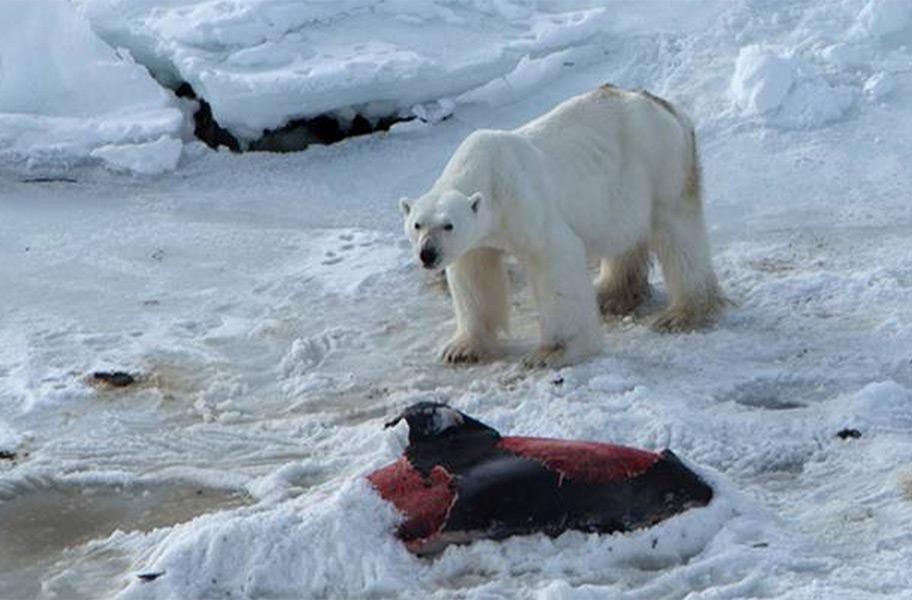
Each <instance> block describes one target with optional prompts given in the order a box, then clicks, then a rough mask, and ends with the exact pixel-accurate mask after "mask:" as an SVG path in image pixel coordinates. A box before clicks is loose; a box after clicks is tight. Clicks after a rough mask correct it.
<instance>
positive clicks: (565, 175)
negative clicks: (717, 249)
mask: <svg viewBox="0 0 912 600" xmlns="http://www.w3.org/2000/svg"><path fill="white" fill-rule="evenodd" d="M401 206H402V210H403V212H404V213H405V230H406V233H407V235H408V236H409V238H410V239H411V242H412V245H413V247H414V249H415V251H416V253H417V254H418V258H419V260H420V262H421V264H422V265H423V266H424V267H425V268H427V269H441V268H445V269H446V276H447V281H448V283H449V288H450V291H451V294H452V297H453V306H454V309H455V312H456V334H455V335H454V336H453V338H452V339H451V340H450V341H449V343H448V344H447V345H446V347H445V348H444V350H443V358H444V360H446V361H447V362H451V363H456V362H476V361H478V360H481V359H484V358H490V357H493V356H495V355H496V354H498V353H499V352H501V351H502V349H503V347H504V346H503V345H502V344H501V343H500V342H499V339H498V335H499V334H500V333H507V330H508V310H509V289H508V282H507V276H506V272H505V269H504V265H503V253H505V252H506V253H509V254H512V255H514V256H516V257H517V259H518V260H519V262H520V264H521V266H522V267H523V269H524V270H525V271H526V273H527V277H528V278H529V281H530V284H531V288H532V293H533V296H534V299H535V303H536V305H537V308H538V311H539V325H540V329H541V341H540V344H539V347H538V349H537V350H535V351H533V352H532V353H531V354H530V355H529V356H527V357H526V360H525V361H524V362H525V364H526V365H527V366H560V365H563V364H568V363H571V362H574V361H577V360H579V359H580V358H583V357H585V356H587V355H590V354H592V353H594V352H596V351H597V350H598V347H599V345H600V340H601V327H600V325H601V320H600V318H599V308H601V311H602V312H603V313H606V314H625V313H629V312H631V311H632V310H633V309H634V308H636V306H637V305H638V304H639V303H640V302H641V301H642V300H643V299H644V298H646V296H647V295H648V292H649V283H648V275H649V263H650V251H652V252H654V253H655V254H656V255H657V256H658V259H659V262H660V263H661V265H662V270H663V273H664V277H665V282H666V285H667V288H668V292H669V296H670V299H671V303H670V306H669V307H668V309H667V310H665V312H663V313H662V314H661V315H660V316H659V317H658V318H657V319H656V320H655V321H654V322H653V326H654V327H655V328H656V329H659V330H662V331H678V330H685V329H691V328H695V327H698V326H701V325H705V324H708V323H709V322H711V320H712V319H713V318H714V317H715V316H716V315H717V314H718V313H719V311H720V310H721V309H722V307H723V305H724V303H725V300H724V299H723V295H722V293H721V291H720V289H719V285H718V283H717V281H716V276H715V274H714V272H713V268H712V263H711V260H710V250H709V240H708V237H707V233H706V225H705V223H704V220H703V206H702V200H701V198H700V165H699V160H698V157H697V149H696V142H695V138H694V131H693V125H692V124H691V122H690V121H689V119H688V118H687V117H686V116H685V115H684V114H683V113H681V112H680V111H678V110H677V109H675V108H674V107H673V106H672V105H671V104H670V103H668V102H667V101H665V100H663V99H661V98H658V97H656V96H653V95H652V94H649V93H648V92H645V91H643V92H632V91H627V90H622V89H619V88H616V87H614V86H610V85H605V86H602V87H601V88H599V89H597V90H595V91H593V92H590V93H587V94H583V95H581V96H577V97H575V98H571V99H570V100H567V101H566V102H564V103H562V104H560V105H559V106H557V107H556V108H554V109H553V110H552V111H551V112H549V113H547V114H545V115H543V116H541V117H539V118H537V119H535V120H533V121H531V122H530V123H528V124H526V125H523V126H522V127H520V128H518V129H515V130H513V131H491V130H481V131H476V132H474V133H472V134H471V135H469V137H467V138H466V139H465V141H464V142H463V143H462V144H461V145H460V146H459V148H458V149H457V150H456V152H455V154H454V155H453V157H452V158H451V159H450V161H449V163H448V164H447V166H446V168H445V169H444V171H443V174H442V175H441V176H440V177H439V179H437V181H436V183H435V184H434V185H433V187H432V188H431V189H430V191H428V192H427V193H426V194H424V195H422V196H421V197H420V198H418V199H417V200H415V201H410V200H408V199H405V198H403V199H402V201H401ZM587 255H588V256H591V257H597V258H599V259H600V260H601V266H600V273H599V275H598V278H597V279H596V282H595V290H593V286H592V283H591V280H590V275H589V273H588V268H587Z"/></svg>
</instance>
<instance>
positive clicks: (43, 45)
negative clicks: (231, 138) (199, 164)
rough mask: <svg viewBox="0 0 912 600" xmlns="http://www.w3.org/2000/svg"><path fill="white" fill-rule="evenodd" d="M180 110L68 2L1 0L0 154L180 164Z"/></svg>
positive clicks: (36, 162) (61, 161) (58, 160)
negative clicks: (124, 158) (129, 157)
mask: <svg viewBox="0 0 912 600" xmlns="http://www.w3.org/2000/svg"><path fill="white" fill-rule="evenodd" d="M182 126H183V116H182V114H181V112H180V110H178V108H177V106H176V102H175V99H174V98H173V96H172V95H171V94H169V93H167V92H166V91H165V90H163V89H162V88H161V86H159V85H158V84H157V83H156V82H155V81H153V80H152V78H151V77H150V76H149V74H148V72H147V71H146V70H145V69H144V68H143V67H141V66H138V65H136V64H134V63H133V61H132V60H131V58H130V56H129V54H127V53H117V52H115V51H114V50H113V49H112V48H111V47H109V46H108V45H106V44H105V43H104V42H102V41H101V40H100V39H99V38H98V37H97V36H96V35H95V34H94V33H93V32H92V30H91V29H90V27H89V23H88V21H86V20H85V18H83V17H82V16H80V15H79V14H78V13H77V12H76V10H75V9H74V8H73V7H72V5H71V4H70V3H69V2H67V1H66V0H42V1H40V2H34V1H31V0H5V1H4V2H2V3H0V160H2V161H3V162H27V163H28V164H29V165H30V166H33V167H41V166H44V165H46V164H48V163H51V164H57V165H62V166H66V165H67V164H70V163H72V162H74V161H79V160H83V159H86V158H87V157H88V156H89V155H92V156H97V157H99V158H101V159H103V160H106V161H107V162H109V163H110V164H111V165H113V166H115V167H124V166H126V167H127V168H129V165H123V162H122V161H121V160H120V158H121V157H122V156H123V154H124V153H125V152H129V153H133V154H139V155H141V158H140V159H139V160H141V161H143V162H147V164H146V165H145V166H144V167H142V168H141V170H145V171H156V172H157V171H163V170H167V169H173V168H174V167H175V166H176V164H177V160H178V158H179V156H180V147H181V142H180V139H179V138H180V134H181V128H182ZM153 165H154V166H153Z"/></svg>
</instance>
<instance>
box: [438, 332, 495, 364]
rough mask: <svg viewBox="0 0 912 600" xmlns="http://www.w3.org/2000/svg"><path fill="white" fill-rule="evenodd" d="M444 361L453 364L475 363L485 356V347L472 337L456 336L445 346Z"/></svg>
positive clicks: (442, 355)
mask: <svg viewBox="0 0 912 600" xmlns="http://www.w3.org/2000/svg"><path fill="white" fill-rule="evenodd" d="M440 356H441V358H442V359H443V362H446V363H449V364H451V365H455V364H474V363H477V362H481V359H482V358H484V356H485V351H484V347H483V346H482V345H481V344H479V343H478V342H477V341H475V340H473V339H472V338H468V337H464V336H456V337H455V338H453V339H452V340H450V342H449V343H448V344H447V345H446V346H445V347H444V348H443V352H442V353H441V355H440Z"/></svg>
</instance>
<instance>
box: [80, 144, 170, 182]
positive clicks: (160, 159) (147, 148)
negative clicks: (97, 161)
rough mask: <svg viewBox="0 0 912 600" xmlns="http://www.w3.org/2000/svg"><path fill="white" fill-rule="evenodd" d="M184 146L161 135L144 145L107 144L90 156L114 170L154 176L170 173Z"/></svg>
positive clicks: (93, 151)
mask: <svg viewBox="0 0 912 600" xmlns="http://www.w3.org/2000/svg"><path fill="white" fill-rule="evenodd" d="M183 147H184V144H183V142H181V141H180V140H179V139H175V138H173V137H170V136H167V135H163V136H161V137H160V138H158V139H157V140H155V141H154V142H148V143H146V144H126V145H123V144H109V145H107V146H101V147H100V148H96V149H95V150H92V153H91V154H92V156H95V157H97V158H101V159H103V160H104V161H105V162H106V163H107V164H108V165H109V166H110V167H111V168H113V169H114V170H124V171H133V172H134V173H142V174H143V175H156V174H158V173H164V172H165V171H172V170H174V169H175V168H176V167H177V161H178V160H180V155H181V150H182V149H183Z"/></svg>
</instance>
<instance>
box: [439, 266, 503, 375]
mask: <svg viewBox="0 0 912 600" xmlns="http://www.w3.org/2000/svg"><path fill="white" fill-rule="evenodd" d="M446 275H447V283H448V285H449V289H450V294H451V295H452V297H453V310H454V312H455V313H456V333H455V334H454V335H453V337H452V338H451V339H450V341H449V342H447V344H446V345H445V346H444V348H443V352H442V353H441V358H442V359H443V360H444V362H447V363H450V364H458V363H477V362H480V361H482V360H486V359H488V358H491V357H493V356H494V355H495V354H496V348H497V335H498V333H499V332H503V333H507V331H508V313H509V287H508V281H507V273H506V269H505V268H504V264H503V254H502V253H501V252H500V251H498V250H493V249H490V248H478V249H475V250H471V251H469V252H467V253H465V254H464V255H463V256H462V257H460V258H459V259H458V260H456V261H455V262H454V263H453V264H452V265H450V266H449V267H447V270H446Z"/></svg>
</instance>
